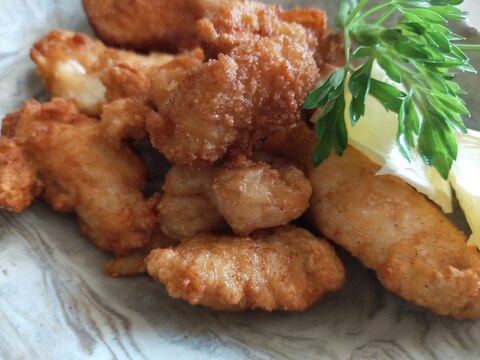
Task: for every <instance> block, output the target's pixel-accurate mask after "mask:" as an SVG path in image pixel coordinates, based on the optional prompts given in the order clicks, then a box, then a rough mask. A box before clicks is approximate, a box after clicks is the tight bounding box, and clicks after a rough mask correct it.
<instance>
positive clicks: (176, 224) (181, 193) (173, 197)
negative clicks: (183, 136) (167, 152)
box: [156, 166, 225, 239]
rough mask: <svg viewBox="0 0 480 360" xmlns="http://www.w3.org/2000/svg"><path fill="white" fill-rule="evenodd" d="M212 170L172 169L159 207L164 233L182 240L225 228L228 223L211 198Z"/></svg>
mask: <svg viewBox="0 0 480 360" xmlns="http://www.w3.org/2000/svg"><path fill="white" fill-rule="evenodd" d="M213 175H214V170H213V168H206V169H202V170H197V171H196V170H192V169H189V168H187V167H182V166H173V167H172V168H171V169H170V171H169V172H168V174H167V176H166V180H165V184H164V186H163V191H164V192H165V194H164V195H163V196H162V197H161V200H160V202H159V205H158V206H157V208H156V211H157V212H158V222H159V223H160V226H161V229H162V231H163V232H164V233H165V234H166V235H168V236H170V237H172V238H174V239H182V238H185V237H190V236H193V235H196V234H199V233H202V232H210V231H212V230H219V229H222V228H224V227H225V221H224V220H223V218H222V216H221V215H220V213H219V212H218V210H217V208H216V207H215V205H214V204H213V203H212V201H211V199H210V192H211V187H212V183H213Z"/></svg>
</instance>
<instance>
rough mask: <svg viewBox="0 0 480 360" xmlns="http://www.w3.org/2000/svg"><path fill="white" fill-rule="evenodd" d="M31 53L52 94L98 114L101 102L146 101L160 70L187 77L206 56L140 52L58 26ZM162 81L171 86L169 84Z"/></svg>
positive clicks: (198, 52)
mask: <svg viewBox="0 0 480 360" xmlns="http://www.w3.org/2000/svg"><path fill="white" fill-rule="evenodd" d="M30 56H31V58H32V60H33V61H34V62H35V63H36V65H37V72H38V74H39V75H40V77H41V78H42V80H43V81H44V83H45V86H46V88H47V89H48V90H49V91H50V92H51V93H52V94H53V96H58V97H62V98H65V99H69V100H73V101H74V102H75V104H76V105H77V106H78V108H79V109H80V110H81V111H82V112H84V113H86V114H88V115H99V114H100V112H101V108H102V105H104V104H105V103H106V102H107V101H113V100H115V99H120V98H127V97H130V98H135V99H137V100H139V101H142V102H147V101H148V100H150V99H151V97H153V96H151V86H152V85H151V83H152V81H153V80H152V79H153V78H154V77H155V76H156V75H157V73H158V72H160V71H165V69H166V68H167V69H168V70H170V71H172V70H175V71H176V73H178V72H179V71H180V72H181V74H183V76H184V75H185V74H186V71H187V70H189V69H190V68H191V67H193V66H196V65H198V64H200V63H201V62H202V60H203V53H202V51H201V50H197V51H194V52H192V53H186V54H181V55H178V56H173V55H170V54H161V53H152V54H150V55H141V54H136V53H133V52H129V51H123V50H117V49H113V48H108V47H106V46H105V45H103V44H102V43H101V42H100V41H98V40H94V39H92V38H90V37H88V36H86V35H83V34H79V33H73V32H69V31H61V30H53V31H52V32H50V33H49V34H47V35H46V36H45V37H43V38H42V39H40V40H39V41H37V42H36V43H35V45H34V46H33V47H32V49H31V51H30ZM182 70H183V71H182ZM175 76H176V77H177V81H178V77H179V75H178V74H177V75H175ZM163 78H165V75H163ZM162 85H164V86H165V87H168V86H170V87H172V86H171V83H170V82H165V81H164V83H163V84H162ZM158 87H159V85H157V88H158ZM158 91H160V90H157V92H158Z"/></svg>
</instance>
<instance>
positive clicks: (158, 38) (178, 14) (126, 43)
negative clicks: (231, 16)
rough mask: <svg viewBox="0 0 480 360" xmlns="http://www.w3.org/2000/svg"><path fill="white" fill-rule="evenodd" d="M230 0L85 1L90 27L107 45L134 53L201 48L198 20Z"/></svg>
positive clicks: (84, 5)
mask: <svg viewBox="0 0 480 360" xmlns="http://www.w3.org/2000/svg"><path fill="white" fill-rule="evenodd" d="M229 2H230V1H229V0H155V1H152V0H102V1H98V0H83V7H84V9H85V12H86V13H87V16H88V19H89V21H90V25H92V27H93V29H94V30H95V33H96V34H97V36H98V37H99V38H100V39H102V40H103V41H104V42H105V43H107V44H110V45H115V46H120V47H123V48H129V49H135V50H144V51H145V50H158V49H161V50H168V51H175V50H184V49H192V48H194V47H195V46H197V45H198V39H197V36H196V34H195V23H196V22H197V20H199V19H201V18H203V17H205V16H207V15H208V14H210V13H212V12H214V11H215V10H216V9H217V8H218V7H220V6H221V5H223V4H224V3H229Z"/></svg>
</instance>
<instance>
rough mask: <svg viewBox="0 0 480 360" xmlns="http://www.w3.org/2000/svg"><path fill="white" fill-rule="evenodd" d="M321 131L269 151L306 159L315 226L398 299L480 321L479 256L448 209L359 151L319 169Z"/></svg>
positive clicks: (301, 130)
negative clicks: (315, 157) (314, 155)
mask: <svg viewBox="0 0 480 360" xmlns="http://www.w3.org/2000/svg"><path fill="white" fill-rule="evenodd" d="M314 143H315V135H314V133H313V132H312V131H311V130H309V129H306V128H305V127H297V128H296V129H294V131H293V132H290V134H287V135H286V136H283V138H282V137H281V136H279V137H277V138H276V139H271V140H270V142H269V144H268V146H267V148H268V149H269V150H270V151H272V152H274V153H277V154H278V153H283V154H285V153H286V152H287V151H286V149H284V148H285V144H288V152H290V154H295V155H296V156H297V157H298V158H299V159H304V161H306V164H305V165H306V167H307V168H308V175H309V176H308V177H309V179H310V181H311V183H312V188H313V195H312V200H311V203H312V206H311V208H310V214H311V218H312V221H313V223H314V225H315V226H316V227H317V228H318V230H320V231H321V232H322V234H324V235H325V236H326V237H328V238H330V239H331V240H332V241H334V242H335V243H337V244H339V245H341V246H343V247H344V248H345V249H347V250H348V251H349V252H350V253H352V255H354V256H356V257H358V259H359V260H360V261H361V262H362V263H363V264H364V265H365V266H367V267H369V268H372V269H374V270H375V271H376V272H377V276H378V278H379V280H380V281H381V283H382V284H383V285H384V286H385V287H386V288H387V289H388V290H390V291H392V292H394V293H395V294H397V295H399V296H401V297H403V298H405V299H407V300H410V301H412V302H414V303H416V304H418V305H420V306H424V307H426V308H428V309H430V310H432V311H434V312H436V313H438V314H441V315H450V316H454V317H456V318H460V319H471V318H479V317H480V253H478V251H477V250H475V249H474V248H471V247H468V246H467V245H466V242H467V237H466V236H465V234H463V233H462V232H460V231H459V230H458V229H456V227H455V226H454V225H453V224H452V223H451V222H450V221H449V220H448V219H447V218H446V217H445V215H444V214H443V213H442V212H441V210H440V209H439V208H438V207H437V206H435V205H434V204H432V203H431V202H429V201H428V200H427V199H426V198H425V197H424V196H423V195H421V194H420V193H418V192H416V191H415V190H414V189H413V188H411V187H410V186H409V185H407V184H406V183H404V182H403V181H402V180H401V179H398V178H395V177H392V176H377V175H375V174H376V173H377V172H378V171H379V169H380V168H379V166H377V165H376V164H374V163H373V162H371V161H370V160H369V159H368V158H367V157H365V156H364V155H363V154H361V153H360V152H358V151H357V150H355V149H353V148H348V149H347V151H346V152H345V154H344V155H343V157H338V156H336V155H332V156H331V157H330V158H329V159H328V160H327V161H325V162H324V163H323V164H322V165H321V166H320V167H318V168H313V167H312V166H311V164H310V163H309V162H310V160H309V157H308V154H309V153H311V151H312V149H313V145H314Z"/></svg>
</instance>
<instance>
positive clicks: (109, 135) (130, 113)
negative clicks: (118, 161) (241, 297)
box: [100, 99, 152, 148]
mask: <svg viewBox="0 0 480 360" xmlns="http://www.w3.org/2000/svg"><path fill="white" fill-rule="evenodd" d="M151 111H152V109H151V108H149V107H148V106H145V105H142V104H140V103H138V102H137V101H135V100H133V99H119V100H115V101H113V102H111V103H109V104H107V105H104V106H103V110H102V115H101V119H102V121H101V122H100V127H101V132H102V134H103V138H104V139H105V140H106V141H108V142H109V143H110V144H111V145H113V146H114V147H115V148H120V147H121V144H122V141H123V140H124V139H134V140H143V139H145V138H146V137H147V129H146V124H145V121H146V118H147V116H148V114H149V113H150V112H151Z"/></svg>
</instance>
